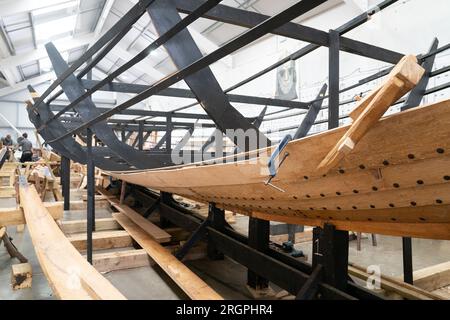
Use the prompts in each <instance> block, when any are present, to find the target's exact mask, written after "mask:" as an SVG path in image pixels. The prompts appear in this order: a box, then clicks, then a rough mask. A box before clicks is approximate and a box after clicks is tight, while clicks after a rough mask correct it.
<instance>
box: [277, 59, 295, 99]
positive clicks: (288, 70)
mask: <svg viewBox="0 0 450 320" xmlns="http://www.w3.org/2000/svg"><path fill="white" fill-rule="evenodd" d="M275 98H276V99H283V100H294V99H297V98H298V95H297V70H296V68H295V61H289V62H286V63H285V64H284V65H282V66H280V67H279V68H278V69H277V89H276V93H275Z"/></svg>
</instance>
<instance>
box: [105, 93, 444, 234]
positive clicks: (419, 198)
mask: <svg viewBox="0 0 450 320" xmlns="http://www.w3.org/2000/svg"><path fill="white" fill-rule="evenodd" d="M348 130H349V127H342V128H338V129H335V130H331V131H327V132H324V133H321V134H318V135H314V136H310V137H307V138H304V139H300V140H296V141H292V142H291V143H289V144H288V146H287V147H286V149H285V152H287V153H289V156H288V157H287V158H286V160H285V162H284V163H283V165H282V166H281V168H280V169H279V172H278V175H277V177H276V178H275V179H274V180H273V181H272V183H273V184H274V185H276V186H277V187H279V188H281V189H283V190H284V191H285V192H280V191H278V190H276V189H275V188H272V187H270V186H266V185H265V184H264V181H265V180H267V178H268V175H269V172H268V168H267V162H268V159H269V157H270V155H271V152H272V149H271V148H268V149H266V150H259V151H255V152H252V153H249V154H248V155H247V156H249V157H250V158H251V159H250V160H243V161H238V162H233V163H223V164H209V163H207V162H206V163H199V164H193V165H187V166H181V167H174V168H168V169H161V170H147V171H136V172H111V173H110V174H111V175H112V176H114V177H116V178H119V179H121V180H124V181H127V182H129V183H133V184H137V185H142V186H145V187H149V188H153V189H157V190H161V191H165V192H170V193H174V194H179V195H182V196H185V197H188V198H192V199H194V200H197V201H200V202H213V203H216V204H217V206H218V207H221V208H224V209H227V210H232V211H235V212H239V213H242V214H245V215H248V216H252V217H257V218H260V219H265V220H271V221H281V222H287V223H293V224H302V225H309V226H322V225H323V224H325V223H327V222H329V223H332V224H334V225H335V226H336V227H337V228H338V229H341V230H352V231H362V232H372V233H379V234H387V235H394V236H410V237H418V238H430V239H445V240H450V211H449V209H450V100H447V101H443V102H439V103H436V104H433V105H429V106H423V107H418V108H415V109H412V110H409V111H407V112H403V113H399V114H395V115H393V116H389V117H386V118H384V119H382V120H380V121H379V122H378V123H377V124H376V125H375V126H373V128H371V130H370V131H369V132H368V133H367V134H366V135H365V136H364V137H363V138H362V139H361V141H360V142H359V143H358V144H357V145H356V146H355V148H354V150H353V151H352V152H351V153H350V154H348V155H347V156H346V157H345V158H344V159H343V160H342V161H340V163H339V166H338V167H336V168H334V169H333V170H331V171H330V172H328V174H326V175H321V174H319V173H318V171H317V167H318V166H319V164H320V163H321V161H322V160H323V159H324V158H325V157H326V156H327V154H328V152H329V151H330V150H331V149H332V148H333V147H334V146H335V145H336V143H337V141H339V140H340V139H341V138H342V137H343V136H344V135H345V133H346V132H347V131H348Z"/></svg>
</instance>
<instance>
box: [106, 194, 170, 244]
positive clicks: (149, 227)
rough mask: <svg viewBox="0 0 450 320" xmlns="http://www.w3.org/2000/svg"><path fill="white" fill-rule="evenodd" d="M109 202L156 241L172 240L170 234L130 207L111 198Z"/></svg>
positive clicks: (165, 241)
mask: <svg viewBox="0 0 450 320" xmlns="http://www.w3.org/2000/svg"><path fill="white" fill-rule="evenodd" d="M111 204H112V205H113V206H114V208H116V209H117V210H119V212H121V213H123V214H124V215H126V216H127V217H128V218H129V219H130V220H131V221H133V222H134V223H136V224H137V225H138V226H139V227H140V228H141V229H142V230H144V231H145V232H147V233H148V235H149V236H151V237H152V238H153V239H154V240H155V241H156V242H159V243H167V242H170V241H172V236H171V235H170V234H169V233H167V232H166V231H164V230H163V229H161V228H159V227H158V226H157V225H155V224H153V223H151V222H150V221H149V220H147V219H145V218H144V217H143V216H141V215H140V214H139V213H137V212H136V211H134V210H133V209H131V208H130V207H128V206H125V205H120V204H119V202H118V201H116V199H114V200H111Z"/></svg>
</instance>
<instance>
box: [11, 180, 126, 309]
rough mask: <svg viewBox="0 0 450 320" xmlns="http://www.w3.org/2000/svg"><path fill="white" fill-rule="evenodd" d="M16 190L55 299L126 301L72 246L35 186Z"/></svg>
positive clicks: (26, 186) (22, 185) (21, 187)
mask: <svg viewBox="0 0 450 320" xmlns="http://www.w3.org/2000/svg"><path fill="white" fill-rule="evenodd" d="M19 190H20V199H21V205H22V207H23V209H24V214H25V218H26V222H27V225H28V230H29V231H30V235H31V239H32V241H33V245H34V249H35V251H36V255H37V257H38V260H39V263H40V265H41V267H42V270H43V271H44V274H45V276H46V277H47V279H48V281H49V285H50V287H51V288H52V290H53V292H54V294H55V296H56V297H58V298H60V299H65V300H66V299H67V300H90V299H102V300H123V299H125V297H124V296H123V295H122V294H121V293H120V292H119V291H118V290H117V289H116V288H115V287H114V286H113V285H112V284H111V283H110V282H109V281H108V280H106V279H105V278H104V277H103V276H102V275H101V274H100V273H99V272H98V271H97V270H95V268H94V267H93V266H91V265H90V264H89V263H88V262H87V261H86V260H85V259H84V258H83V257H82V256H81V254H80V253H79V252H78V251H77V250H76V249H75V248H74V247H73V246H72V245H71V243H70V242H69V240H68V239H67V238H66V237H65V235H64V234H63V232H62V231H61V229H60V228H59V227H58V225H57V224H56V222H55V221H54V220H53V218H52V217H51V216H50V214H49V213H48V211H47V209H46V208H45V207H44V205H43V204H42V202H41V200H40V197H39V195H38V193H37V191H36V189H35V188H34V186H29V185H28V184H24V183H22V184H21V185H20V189H19Z"/></svg>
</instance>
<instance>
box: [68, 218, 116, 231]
mask: <svg viewBox="0 0 450 320" xmlns="http://www.w3.org/2000/svg"><path fill="white" fill-rule="evenodd" d="M86 225H87V220H74V221H62V222H61V228H62V230H63V231H64V233H65V234H74V233H83V232H86V230H87V229H86V228H87V226H86ZM95 229H96V230H97V231H111V230H119V229H121V227H120V225H119V224H118V223H117V221H116V220H114V219H113V218H104V219H96V220H95Z"/></svg>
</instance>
